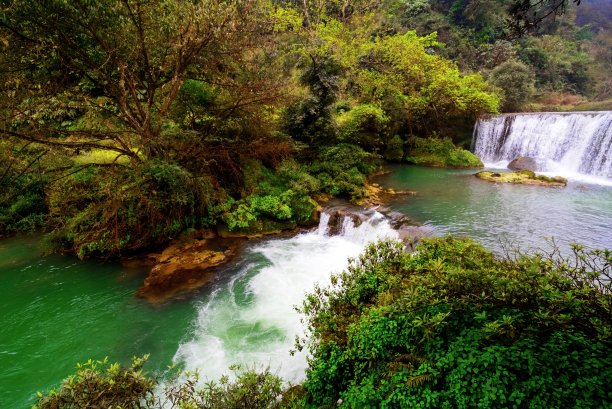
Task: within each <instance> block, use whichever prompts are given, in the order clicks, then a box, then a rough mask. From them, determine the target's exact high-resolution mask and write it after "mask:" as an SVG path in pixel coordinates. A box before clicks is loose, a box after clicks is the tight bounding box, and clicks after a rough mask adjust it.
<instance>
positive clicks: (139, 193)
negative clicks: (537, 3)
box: [0, 0, 612, 257]
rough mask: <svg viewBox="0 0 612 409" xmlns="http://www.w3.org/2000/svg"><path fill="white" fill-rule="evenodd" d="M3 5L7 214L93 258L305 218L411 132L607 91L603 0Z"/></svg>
mask: <svg viewBox="0 0 612 409" xmlns="http://www.w3.org/2000/svg"><path fill="white" fill-rule="evenodd" d="M2 4H3V5H2V8H3V14H2V19H1V20H0V30H1V31H0V39H1V40H2V41H1V44H0V46H1V47H2V49H3V52H2V54H1V56H0V67H1V70H0V76H1V84H2V86H1V88H0V94H1V95H0V101H1V102H0V104H1V106H0V115H1V119H0V132H1V134H2V139H1V141H0V143H1V144H2V149H1V150H0V155H2V165H1V166H2V168H1V172H0V184H1V185H2V186H3V189H2V191H1V196H2V197H1V198H0V231H1V232H3V234H9V233H11V232H15V231H23V230H26V231H28V230H34V229H37V228H40V227H42V228H44V229H45V230H46V231H48V232H49V235H48V241H49V243H50V245H51V247H52V248H55V249H74V250H75V251H76V252H77V253H78V254H79V255H80V256H82V257H85V256H88V255H112V254H118V253H120V252H125V251H127V252H128V253H129V252H132V251H138V250H139V249H143V248H147V247H150V246H155V245H162V244H164V243H165V242H167V241H168V240H170V239H171V238H174V237H176V236H177V235H179V234H180V233H181V232H184V231H186V230H189V229H194V228H203V227H204V228H205V227H210V226H218V225H220V224H221V225H224V226H226V228H228V229H230V230H243V231H245V232H249V231H254V232H265V231H269V230H272V231H273V230H277V229H279V228H280V229H282V228H287V227H291V226H295V225H296V224H307V223H309V221H310V220H311V219H312V217H313V214H314V211H315V208H316V203H315V202H314V201H313V200H312V199H313V198H316V197H323V196H325V195H331V196H343V197H347V198H351V199H353V200H358V199H359V198H360V197H361V196H362V195H363V186H364V181H365V176H366V175H368V174H369V173H372V172H373V171H375V170H376V169H377V167H378V164H379V159H382V158H386V159H388V160H395V161H401V160H403V159H404V157H405V155H406V153H407V152H408V151H410V149H412V148H413V147H415V146H416V145H418V144H417V143H416V142H415V141H416V140H415V139H414V138H417V137H420V138H422V137H434V138H450V139H452V140H454V141H455V142H460V143H463V144H466V143H468V142H469V137H470V135H471V128H472V125H473V122H474V120H475V119H476V118H477V117H478V116H479V115H482V114H484V113H494V112H498V111H515V110H521V109H539V108H548V109H550V108H551V107H552V108H553V109H560V108H563V107H557V105H566V106H567V105H568V104H570V105H571V104H574V105H575V104H577V103H583V104H582V105H581V106H582V107H583V108H584V107H586V108H593V107H597V106H598V104H599V105H602V104H603V105H605V104H606V102H605V101H606V100H607V99H608V98H610V92H611V86H610V78H611V75H610V69H611V68H610V67H611V66H612V64H610V47H609V40H610V38H609V37H610V34H609V30H608V28H607V23H606V21H604V20H605V19H604V20H602V19H601V18H599V17H600V16H602V15H605V13H606V12H609V7H608V6H606V4H605V2H604V3H601V2H599V3H598V2H595V1H593V2H588V3H587V4H586V5H585V6H586V7H585V10H584V11H583V12H581V14H579V15H578V16H579V18H578V19H577V18H576V7H573V6H572V5H571V4H568V8H567V9H566V10H565V11H566V12H565V14H562V15H556V14H553V15H552V16H551V17H549V18H546V19H544V20H543V21H541V22H540V23H539V24H538V25H535V26H533V27H531V26H530V25H529V24H527V25H525V24H522V25H520V27H522V28H520V29H517V28H516V27H515V26H516V24H515V25H513V24H512V22H513V21H514V22H516V21H519V20H520V19H519V20H517V19H518V17H517V16H516V15H515V14H516V13H514V14H513V13H512V6H513V5H515V4H514V3H513V2H512V1H511V0H504V1H477V0H473V1H468V0H456V1H453V2H451V1H446V0H441V1H433V0H430V1H427V0H418V1H416V0H415V1H401V0H385V1H375V2H371V1H360V0H354V1H348V0H347V1H310V2H308V1H304V2H302V1H269V0H249V1H212V0H208V1H201V2H195V3H183V2H141V1H136V0H134V1H124V2H115V1H110V0H109V1H101V2H90V1H85V0H80V1H75V2H61V1H52V2H38V1H34V2H30V1H19V0H13V1H5V2H3V3H2ZM551 4H552V3H551ZM578 10H582V9H578ZM593 10H597V11H593ZM599 10H601V11H599ZM553 17H554V18H553ZM576 22H577V23H576ZM517 27H518V26H517ZM525 27H527V28H530V30H529V31H528V32H526V33H522V35H519V34H521V31H525V30H524V29H525ZM517 30H518V31H517ZM586 101H590V103H589V104H584V102H586ZM574 105H571V106H572V107H574V108H575V106H574ZM421 145H422V143H421ZM186 187H187V189H186Z"/></svg>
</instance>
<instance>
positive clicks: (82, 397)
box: [34, 356, 283, 409]
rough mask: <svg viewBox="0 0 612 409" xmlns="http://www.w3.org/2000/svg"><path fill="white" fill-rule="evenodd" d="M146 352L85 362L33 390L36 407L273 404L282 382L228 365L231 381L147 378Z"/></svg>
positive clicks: (260, 408)
mask: <svg viewBox="0 0 612 409" xmlns="http://www.w3.org/2000/svg"><path fill="white" fill-rule="evenodd" d="M147 359H148V356H144V357H143V358H134V359H133V363H132V365H131V366H130V367H127V368H125V367H122V366H121V365H119V364H118V363H114V364H109V362H108V360H107V359H106V358H105V359H104V360H103V361H93V360H89V361H87V362H86V363H85V364H78V365H77V372H76V374H74V375H71V376H69V377H68V378H67V379H66V380H65V381H64V382H63V383H62V385H61V387H60V388H59V389H57V390H51V391H50V392H49V393H47V394H43V393H40V392H39V393H38V401H37V403H36V404H35V405H34V408H35V409H59V408H100V409H102V408H135V409H136V408H138V409H162V408H169V407H172V408H174V407H179V408H194V409H195V408H207V409H232V408H254V409H264V408H275V407H278V404H279V398H280V396H281V394H282V392H283V388H282V381H281V379H280V378H278V377H277V376H275V375H273V374H272V373H270V371H269V369H264V370H263V371H256V370H254V369H253V370H243V369H241V368H240V367H232V368H231V370H232V371H233V372H234V375H235V379H233V380H230V378H229V377H228V376H224V377H222V378H221V380H220V381H219V382H218V383H215V382H209V383H206V384H205V385H203V386H202V385H200V383H199V376H198V374H197V373H196V374H189V373H187V374H181V373H180V372H179V373H178V374H177V375H176V377H175V378H174V379H173V380H169V381H167V382H165V384H164V383H162V382H161V380H159V379H157V378H151V377H149V376H147V375H146V374H145V373H144V372H143V370H142V366H143V365H144V364H145V363H146V361H147Z"/></svg>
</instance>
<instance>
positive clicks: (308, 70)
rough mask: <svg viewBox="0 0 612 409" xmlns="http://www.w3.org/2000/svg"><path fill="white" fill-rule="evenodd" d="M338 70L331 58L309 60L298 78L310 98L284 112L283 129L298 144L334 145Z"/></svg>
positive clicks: (301, 100) (306, 97) (305, 98)
mask: <svg viewBox="0 0 612 409" xmlns="http://www.w3.org/2000/svg"><path fill="white" fill-rule="evenodd" d="M340 70H341V67H340V66H339V64H338V63H337V62H336V61H335V60H333V59H332V58H329V57H321V58H315V57H312V56H311V59H310V61H309V63H308V64H307V65H306V67H305V69H304V71H303V73H302V75H301V77H300V82H301V83H302V85H304V86H306V87H308V90H309V94H308V95H306V96H305V97H303V98H302V99H299V100H298V101H297V102H295V103H294V104H293V105H291V106H289V107H288V108H287V110H286V111H285V119H284V122H285V129H286V131H287V133H288V134H289V135H291V136H292V137H293V138H295V139H296V140H297V141H300V142H304V143H307V144H309V145H311V146H320V145H330V144H332V143H334V142H335V141H336V133H337V130H336V127H335V123H334V121H333V118H332V106H333V104H334V102H335V101H336V99H337V96H338V88H339V84H338V82H339V75H340Z"/></svg>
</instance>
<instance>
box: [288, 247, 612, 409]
mask: <svg viewBox="0 0 612 409" xmlns="http://www.w3.org/2000/svg"><path fill="white" fill-rule="evenodd" d="M574 250H575V253H574V254H573V255H572V257H571V258H568V259H558V258H555V259H553V258H550V257H548V256H544V255H533V256H523V255H518V256H516V257H514V258H512V259H510V258H506V259H497V258H495V257H494V256H493V255H492V254H491V253H490V252H488V251H487V250H485V249H484V248H483V247H481V246H480V245H478V244H476V243H475V242H473V241H471V240H469V239H456V238H453V237H445V238H438V239H428V240H425V241H423V242H422V243H421V244H420V245H419V247H418V248H417V249H416V252H415V253H412V254H407V253H404V252H403V250H402V246H401V244H400V243H394V242H381V243H377V244H372V245H370V246H369V247H368V248H367V249H366V250H365V251H364V253H363V254H362V255H360V256H359V257H358V258H357V259H354V260H352V261H351V263H350V265H349V267H348V269H347V270H346V271H345V272H343V273H341V274H340V275H338V276H335V277H333V278H332V286H331V287H329V288H317V289H316V290H315V292H314V293H311V294H309V295H308V296H307V299H306V301H305V303H304V306H303V308H302V312H303V313H304V314H306V317H307V319H308V323H309V330H310V336H311V338H310V340H309V343H308V344H307V345H308V347H309V348H310V351H311V353H312V356H313V358H312V360H311V361H310V368H309V370H308V372H307V379H306V382H305V383H304V386H305V388H306V391H307V394H306V398H305V399H306V402H305V404H306V405H313V406H316V407H320V406H325V405H330V406H331V405H334V404H335V403H336V402H337V401H338V400H339V399H341V401H342V404H341V406H344V407H355V408H357V407H397V408H400V407H406V408H412V407H422V408H447V407H448V408H450V407H458V408H468V407H495V408H497V407H499V408H503V407H504V408H505V407H533V408H550V407H584V408H600V407H607V406H610V404H612V393H611V392H610V388H609V387H608V386H607V385H608V379H609V377H610V376H611V375H612V359H611V357H610V354H609V349H610V347H611V346H612V319H611V317H612V292H611V291H612V287H611V284H610V277H611V274H612V271H611V270H610V261H612V253H610V251H608V250H594V251H586V250H584V249H582V248H581V247H579V246H576V247H574ZM299 346H300V347H303V346H304V344H301V345H299Z"/></svg>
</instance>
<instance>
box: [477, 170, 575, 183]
mask: <svg viewBox="0 0 612 409" xmlns="http://www.w3.org/2000/svg"><path fill="white" fill-rule="evenodd" d="M476 177H478V178H480V179H483V180H487V181H489V182H497V183H516V184H524V185H541V186H555V187H562V186H565V185H567V179H565V178H562V177H560V176H554V177H548V176H538V175H536V174H535V173H534V172H532V171H530V170H519V171H516V172H506V173H497V172H491V171H482V172H478V173H477V174H476Z"/></svg>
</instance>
